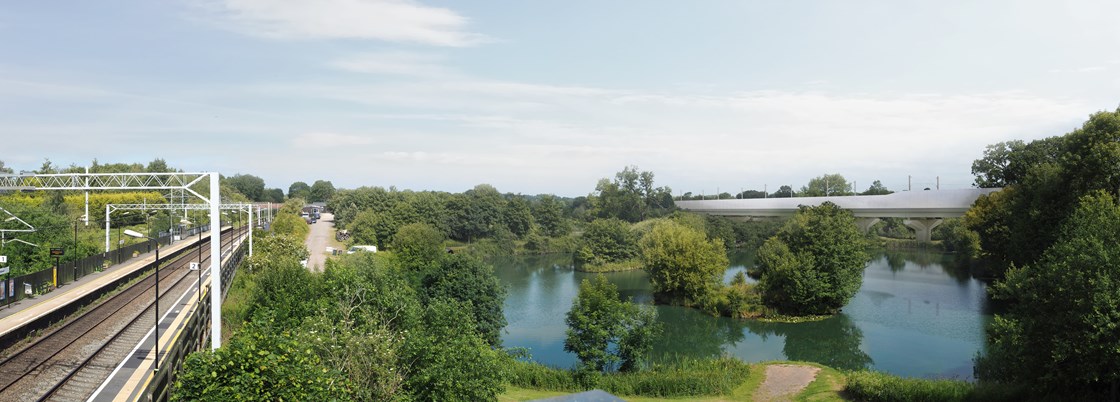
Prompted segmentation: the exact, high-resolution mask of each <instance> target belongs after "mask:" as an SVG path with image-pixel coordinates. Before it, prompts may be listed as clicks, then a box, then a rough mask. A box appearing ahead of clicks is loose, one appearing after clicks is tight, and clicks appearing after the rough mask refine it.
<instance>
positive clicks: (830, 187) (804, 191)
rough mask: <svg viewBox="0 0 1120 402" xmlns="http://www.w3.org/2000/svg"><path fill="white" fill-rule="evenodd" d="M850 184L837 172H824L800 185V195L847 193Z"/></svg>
mask: <svg viewBox="0 0 1120 402" xmlns="http://www.w3.org/2000/svg"><path fill="white" fill-rule="evenodd" d="M851 192H852V185H851V184H849V183H848V181H847V180H845V179H844V176H842V175H840V174H839V173H833V174H825V175H821V176H818V177H814V178H812V179H810V180H809V184H808V185H806V186H804V187H801V191H800V192H799V194H798V195H799V196H801V197H825V196H833V195H849V194H851Z"/></svg>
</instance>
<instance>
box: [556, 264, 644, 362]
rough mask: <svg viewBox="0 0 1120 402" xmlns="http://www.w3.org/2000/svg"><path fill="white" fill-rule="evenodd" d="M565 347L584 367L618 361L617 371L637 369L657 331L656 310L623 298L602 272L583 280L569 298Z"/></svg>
mask: <svg viewBox="0 0 1120 402" xmlns="http://www.w3.org/2000/svg"><path fill="white" fill-rule="evenodd" d="M565 322H566V323H567V324H568V330H567V334H568V336H567V338H566V339H565V340H564V350H565V351H568V352H572V353H575V354H576V356H577V357H579V360H580V363H581V364H582V365H583V366H584V368H586V369H590V370H594V371H604V370H609V369H612V368H614V367H615V366H614V365H615V364H616V363H621V365H620V366H619V370H620V371H637V370H638V369H639V368H641V366H642V365H643V363H644V362H645V361H646V359H647V357H648V356H649V353H650V352H651V351H652V350H653V338H654V336H655V335H656V334H657V332H658V331H659V329H660V328H659V326H658V324H657V312H656V311H655V310H653V309H652V308H650V307H648V306H639V305H637V304H634V303H633V302H630V301H622V300H621V299H620V298H619V295H618V288H617V287H616V286H615V285H614V284H613V283H610V282H608V281H607V279H606V277H604V276H603V275H601V274H600V275H596V277H595V281H594V282H592V281H589V280H587V279H584V280H583V281H582V282H581V283H580V285H579V294H578V295H577V296H576V299H575V300H573V301H572V308H571V310H569V311H568V314H567V318H566V319H565Z"/></svg>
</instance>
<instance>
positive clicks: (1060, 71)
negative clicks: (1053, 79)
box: [1050, 66, 1107, 74]
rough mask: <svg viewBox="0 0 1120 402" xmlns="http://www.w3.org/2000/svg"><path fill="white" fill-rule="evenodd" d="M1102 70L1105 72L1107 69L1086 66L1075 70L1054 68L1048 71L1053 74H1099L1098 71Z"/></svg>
mask: <svg viewBox="0 0 1120 402" xmlns="http://www.w3.org/2000/svg"><path fill="white" fill-rule="evenodd" d="M1104 70H1107V68H1105V66H1087V67H1076V68H1055V69H1052V70H1050V72H1051V73H1054V74H1084V73H1096V72H1100V71H1104Z"/></svg>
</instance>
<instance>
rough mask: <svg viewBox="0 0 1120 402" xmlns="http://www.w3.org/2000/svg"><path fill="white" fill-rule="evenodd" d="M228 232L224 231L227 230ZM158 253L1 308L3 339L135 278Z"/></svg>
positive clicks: (180, 245)
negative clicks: (75, 302)
mask: <svg viewBox="0 0 1120 402" xmlns="http://www.w3.org/2000/svg"><path fill="white" fill-rule="evenodd" d="M223 230H224V229H223ZM202 238H203V241H205V240H207V239H209V238H210V234H208V233H207V234H203V236H202ZM198 241H199V240H198V238H197V237H193V238H190V239H183V240H179V241H178V242H175V243H172V244H171V245H170V246H164V247H163V248H161V249H160V252H161V253H163V254H164V255H170V254H171V253H173V252H175V251H179V250H182V249H184V248H188V247H193V246H194V245H195V244H197V243H198ZM155 259H156V255H155V251H154V250H153V251H151V252H148V253H144V254H141V255H140V256H138V257H136V258H132V259H130V260H128V261H127V262H125V263H123V264H117V265H112V266H110V267H108V268H106V269H105V270H104V271H101V272H96V273H93V274H89V275H86V276H83V277H82V278H80V279H78V280H77V281H74V282H71V283H68V284H66V285H65V286H60V287H58V288H57V289H55V290H53V291H51V292H49V293H47V294H43V295H39V296H36V297H34V298H28V299H23V300H19V301H17V302H14V303H12V304H10V305H7V306H2V307H0V337H4V336H6V335H8V334H9V333H11V332H14V331H16V330H19V329H20V328H23V327H24V326H25V325H27V324H28V323H32V322H35V321H36V320H38V319H40V318H42V317H43V316H45V315H48V314H51V313H53V312H55V311H56V310H58V309H60V308H64V307H66V306H68V305H70V303H73V302H74V301H75V300H81V299H82V298H84V297H86V296H88V295H90V294H91V293H94V292H98V291H100V290H101V289H102V288H104V287H105V286H106V285H109V284H111V283H113V282H115V281H117V280H120V279H121V278H124V277H126V276H129V275H131V274H132V273H134V272H136V270H138V269H141V268H143V267H145V266H147V265H148V264H151V263H153V262H155Z"/></svg>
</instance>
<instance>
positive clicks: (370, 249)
mask: <svg viewBox="0 0 1120 402" xmlns="http://www.w3.org/2000/svg"><path fill="white" fill-rule="evenodd" d="M359 251H368V252H371V253H376V252H377V246H350V249H349V250H346V254H354V253H357V252H359Z"/></svg>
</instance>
